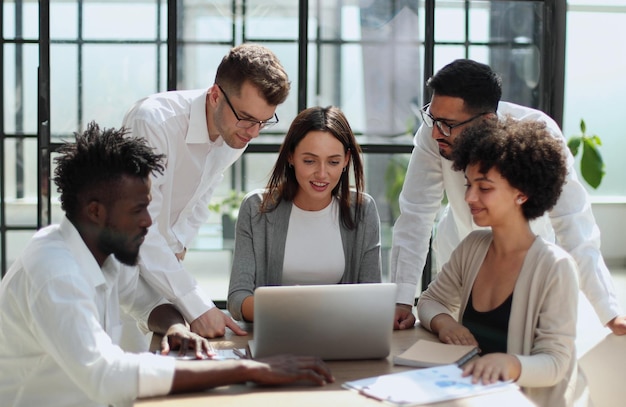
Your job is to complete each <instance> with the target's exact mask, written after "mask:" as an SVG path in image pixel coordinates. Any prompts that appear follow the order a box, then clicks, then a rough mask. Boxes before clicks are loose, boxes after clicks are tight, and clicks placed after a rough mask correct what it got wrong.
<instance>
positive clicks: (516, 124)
mask: <svg viewBox="0 0 626 407" xmlns="http://www.w3.org/2000/svg"><path fill="white" fill-rule="evenodd" d="M563 151H564V145H563V142H562V141H561V140H560V139H558V138H555V137H554V136H553V135H552V134H550V132H549V131H548V130H547V128H546V124H545V123H544V122H540V121H535V120H516V119H514V118H512V117H505V118H504V119H501V120H485V121H483V122H481V123H477V124H476V125H474V126H470V127H468V128H467V129H465V130H464V131H463V133H461V135H460V136H459V138H458V139H457V140H456V142H455V144H454V148H453V150H452V160H453V168H454V169H455V170H457V171H464V170H465V169H466V168H467V166H468V165H475V164H478V165H479V166H480V172H481V173H483V174H484V173H487V172H488V171H489V170H490V169H491V168H495V169H496V170H498V172H500V174H501V175H502V176H503V177H504V178H505V179H506V180H507V181H508V183H509V184H510V185H511V186H512V187H514V188H517V189H518V190H520V191H521V192H523V193H524V194H525V195H526V196H527V198H528V199H527V200H526V202H524V204H523V205H522V212H523V215H524V217H525V218H526V219H527V220H532V219H535V218H538V217H539V216H541V215H543V213H544V212H546V211H548V210H550V209H552V207H554V205H555V204H556V202H557V200H558V199H559V195H560V194H561V190H562V189H563V184H564V183H565V177H566V175H567V166H566V158H565V155H564V153H563Z"/></svg>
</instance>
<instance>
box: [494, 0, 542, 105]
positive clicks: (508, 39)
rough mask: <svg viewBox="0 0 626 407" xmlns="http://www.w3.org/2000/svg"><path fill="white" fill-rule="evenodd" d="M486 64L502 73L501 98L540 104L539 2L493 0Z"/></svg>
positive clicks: (540, 19) (540, 15)
mask: <svg viewBox="0 0 626 407" xmlns="http://www.w3.org/2000/svg"><path fill="white" fill-rule="evenodd" d="M491 10H492V12H491V28H490V30H491V38H492V41H498V42H502V43H504V44H505V45H504V46H494V47H493V48H492V49H491V53H490V60H489V65H490V66H491V67H492V68H493V69H494V70H495V71H496V72H498V73H499V74H500V75H501V76H502V100H507V101H511V102H516V103H519V104H521V105H525V106H530V107H537V108H539V107H540V103H541V101H540V97H541V95H540V90H541V87H542V86H545V85H544V84H543V83H542V82H541V80H540V74H541V69H540V67H541V64H542V61H541V52H540V48H541V47H543V46H544V45H543V42H542V41H543V28H542V27H543V19H544V16H543V5H542V2H493V4H492V6H491Z"/></svg>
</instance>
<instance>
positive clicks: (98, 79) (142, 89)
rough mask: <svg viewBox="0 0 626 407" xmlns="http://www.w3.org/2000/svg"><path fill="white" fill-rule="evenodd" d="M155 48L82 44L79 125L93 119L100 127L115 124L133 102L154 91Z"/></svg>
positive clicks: (155, 72) (118, 124)
mask: <svg viewBox="0 0 626 407" xmlns="http://www.w3.org/2000/svg"><path fill="white" fill-rule="evenodd" d="M156 49H157V48H156V46H155V45H134V44H133V45H131V44H119V45H85V46H84V51H83V68H82V76H83V84H82V89H83V96H82V97H83V111H84V113H83V125H85V124H86V123H88V122H90V121H92V120H96V121H97V122H98V123H99V124H100V126H102V127H119V126H120V125H121V123H122V119H123V117H124V114H125V113H126V111H127V110H128V109H129V108H130V106H131V105H132V104H133V103H134V102H135V101H137V100H138V99H140V98H142V97H145V96H146V95H148V94H151V93H154V92H156V91H157V89H156V86H157V71H156V70H157V65H156V63H157V55H156ZM162 57H163V58H164V57H165V56H162ZM161 75H165V72H161Z"/></svg>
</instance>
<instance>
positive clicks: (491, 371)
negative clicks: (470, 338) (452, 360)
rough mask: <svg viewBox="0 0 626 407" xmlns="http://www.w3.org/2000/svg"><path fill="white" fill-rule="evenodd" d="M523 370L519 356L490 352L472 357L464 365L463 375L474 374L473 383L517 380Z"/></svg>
mask: <svg viewBox="0 0 626 407" xmlns="http://www.w3.org/2000/svg"><path fill="white" fill-rule="evenodd" d="M521 372H522V365H521V364H520V361H519V359H518V358H516V357H515V356H513V355H509V354H506V353H490V354H488V355H485V356H482V357H479V358H476V359H472V360H470V361H469V362H467V363H466V364H465V365H464V366H463V376H470V375H471V376H472V383H479V382H482V383H483V384H491V383H495V382H497V381H498V380H502V381H507V380H517V379H518V378H519V376H520V373H521Z"/></svg>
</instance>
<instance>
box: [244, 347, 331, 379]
mask: <svg viewBox="0 0 626 407" xmlns="http://www.w3.org/2000/svg"><path fill="white" fill-rule="evenodd" d="M250 362H254V363H255V364H256V365H255V367H256V369H253V373H252V377H251V378H250V380H251V381H253V382H255V383H259V384H266V385H278V384H287V383H294V382H298V381H302V380H305V381H311V382H313V383H315V384H317V385H319V386H322V385H325V384H326V383H332V382H334V381H335V378H334V377H333V375H332V374H331V372H330V369H329V368H328V366H327V365H326V364H325V363H324V362H323V361H322V360H321V359H320V358H318V357H313V356H292V355H280V356H273V357H269V358H263V359H257V360H254V361H250Z"/></svg>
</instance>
